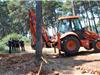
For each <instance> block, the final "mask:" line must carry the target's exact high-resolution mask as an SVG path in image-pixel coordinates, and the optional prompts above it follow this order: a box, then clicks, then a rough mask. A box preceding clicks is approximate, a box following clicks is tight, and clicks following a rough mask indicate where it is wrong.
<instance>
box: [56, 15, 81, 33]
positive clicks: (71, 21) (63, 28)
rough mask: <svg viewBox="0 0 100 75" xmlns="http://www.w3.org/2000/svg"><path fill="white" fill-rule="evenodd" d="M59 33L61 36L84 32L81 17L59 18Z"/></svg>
mask: <svg viewBox="0 0 100 75" xmlns="http://www.w3.org/2000/svg"><path fill="white" fill-rule="evenodd" d="M58 20H59V24H58V31H59V32H60V33H61V34H64V33H66V32H71V31H73V32H75V31H81V30H83V28H82V25H81V23H80V20H79V16H67V17H60V18H58Z"/></svg>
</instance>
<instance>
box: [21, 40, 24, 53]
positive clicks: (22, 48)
mask: <svg viewBox="0 0 100 75" xmlns="http://www.w3.org/2000/svg"><path fill="white" fill-rule="evenodd" d="M20 47H21V51H25V46H24V41H22V40H21V41H20Z"/></svg>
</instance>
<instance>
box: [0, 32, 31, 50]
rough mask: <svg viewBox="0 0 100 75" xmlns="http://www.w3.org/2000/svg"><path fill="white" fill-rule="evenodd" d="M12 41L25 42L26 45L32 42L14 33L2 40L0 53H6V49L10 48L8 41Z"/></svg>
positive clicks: (0, 41)
mask: <svg viewBox="0 0 100 75" xmlns="http://www.w3.org/2000/svg"><path fill="white" fill-rule="evenodd" d="M10 39H14V40H23V41H24V42H25V44H27V43H29V42H30V40H29V39H28V38H27V37H25V36H22V35H20V34H17V33H12V34H9V35H7V36H5V37H4V38H3V39H2V40H0V52H1V51H2V50H4V51H5V49H6V48H7V46H8V40H10Z"/></svg>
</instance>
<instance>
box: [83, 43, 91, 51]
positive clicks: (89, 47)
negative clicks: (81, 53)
mask: <svg viewBox="0 0 100 75" xmlns="http://www.w3.org/2000/svg"><path fill="white" fill-rule="evenodd" d="M84 48H85V49H86V50H91V49H92V48H93V46H92V43H90V45H89V48H87V47H84Z"/></svg>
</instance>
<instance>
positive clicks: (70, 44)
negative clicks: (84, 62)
mask: <svg viewBox="0 0 100 75" xmlns="http://www.w3.org/2000/svg"><path fill="white" fill-rule="evenodd" d="M63 46H64V47H63V49H64V52H65V55H67V56H71V55H75V54H76V53H78V51H79V48H80V41H79V40H78V38H77V37H75V36H68V37H66V39H65V40H64V43H63Z"/></svg>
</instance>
